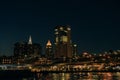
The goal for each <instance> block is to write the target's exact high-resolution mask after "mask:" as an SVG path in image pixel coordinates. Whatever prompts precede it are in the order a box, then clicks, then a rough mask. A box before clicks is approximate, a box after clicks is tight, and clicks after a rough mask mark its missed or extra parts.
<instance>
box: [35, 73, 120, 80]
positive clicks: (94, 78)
mask: <svg viewBox="0 0 120 80" xmlns="http://www.w3.org/2000/svg"><path fill="white" fill-rule="evenodd" d="M37 76H38V79H37V80H120V72H116V73H111V72H104V73H103V72H102V73H101V72H90V73H44V74H43V73H42V74H37Z"/></svg>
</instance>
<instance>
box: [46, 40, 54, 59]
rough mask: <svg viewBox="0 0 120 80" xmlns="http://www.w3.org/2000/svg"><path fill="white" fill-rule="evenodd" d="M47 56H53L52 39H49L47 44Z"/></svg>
mask: <svg viewBox="0 0 120 80" xmlns="http://www.w3.org/2000/svg"><path fill="white" fill-rule="evenodd" d="M45 56H46V57H47V58H52V57H53V50H52V44H51V42H50V40H48V42H47V44H46V51H45Z"/></svg>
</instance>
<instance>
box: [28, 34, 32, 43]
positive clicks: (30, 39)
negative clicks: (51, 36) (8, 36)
mask: <svg viewBox="0 0 120 80" xmlns="http://www.w3.org/2000/svg"><path fill="white" fill-rule="evenodd" d="M28 44H32V37H31V36H29V41H28Z"/></svg>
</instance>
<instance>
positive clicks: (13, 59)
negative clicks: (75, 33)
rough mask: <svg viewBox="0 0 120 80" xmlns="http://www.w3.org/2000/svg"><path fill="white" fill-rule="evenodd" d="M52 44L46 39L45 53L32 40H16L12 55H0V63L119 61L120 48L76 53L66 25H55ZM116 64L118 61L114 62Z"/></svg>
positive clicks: (69, 29) (30, 38) (34, 63)
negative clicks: (104, 51) (100, 51)
mask: <svg viewBox="0 0 120 80" xmlns="http://www.w3.org/2000/svg"><path fill="white" fill-rule="evenodd" d="M54 35H55V40H54V45H52V43H51V42H50V40H48V42H47V43H46V47H45V51H44V52H45V53H44V54H42V51H43V50H42V47H41V45H40V44H38V43H33V42H32V37H31V36H30V37H29V40H28V42H17V43H15V44H14V55H13V56H1V57H0V64H32V65H42V64H53V63H55V62H57V63H61V62H66V63H69V62H76V63H78V64H79V63H82V62H88V63H109V62H113V63H114V62H119V61H120V50H118V51H109V52H106V53H104V54H91V53H86V52H85V53H82V54H78V49H77V44H73V42H72V40H71V28H70V26H68V25H65V26H56V27H55V29H54ZM116 64H118V63H116Z"/></svg>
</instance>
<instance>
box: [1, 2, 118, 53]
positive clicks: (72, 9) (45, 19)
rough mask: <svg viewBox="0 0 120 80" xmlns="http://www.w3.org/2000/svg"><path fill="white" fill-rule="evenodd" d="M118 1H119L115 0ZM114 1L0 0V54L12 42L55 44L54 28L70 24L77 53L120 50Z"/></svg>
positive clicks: (8, 49) (9, 48)
mask: <svg viewBox="0 0 120 80" xmlns="http://www.w3.org/2000/svg"><path fill="white" fill-rule="evenodd" d="M118 1H119V0H118ZM118 1H115V0H16V1H15V0H14V1H13V0H1V1H0V55H12V54H13V47H14V43H16V42H19V41H28V37H29V35H31V36H32V38H33V42H35V43H40V44H41V45H42V47H43V48H44V46H45V44H46V42H47V40H48V39H50V40H52V43H54V27H55V26H56V25H66V24H67V25H70V26H71V28H72V41H73V42H74V43H77V44H78V49H79V53H82V52H84V51H87V52H93V53H94V52H104V51H108V50H110V49H112V50H117V49H120V36H119V35H120V5H119V2H118Z"/></svg>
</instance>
